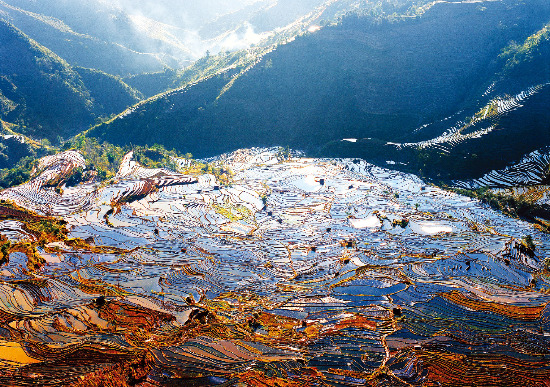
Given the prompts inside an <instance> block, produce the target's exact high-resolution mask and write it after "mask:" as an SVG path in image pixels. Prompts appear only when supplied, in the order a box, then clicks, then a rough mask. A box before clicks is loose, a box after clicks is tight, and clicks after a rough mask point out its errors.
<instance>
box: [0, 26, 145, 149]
mask: <svg viewBox="0 0 550 387" xmlns="http://www.w3.org/2000/svg"><path fill="white" fill-rule="evenodd" d="M0 42H1V44H0V57H1V58H2V61H0V113H1V115H0V118H1V119H2V120H3V121H6V122H10V123H12V124H16V125H17V130H18V131H19V132H21V133H22V134H25V135H29V136H32V137H34V138H47V139H49V140H50V141H57V138H58V137H59V136H61V137H64V138H67V137H69V136H72V135H74V134H76V133H78V132H80V131H82V130H85V129H87V128H88V127H89V126H90V125H92V124H93V123H94V122H95V120H96V118H98V117H102V116H109V115H111V114H113V113H115V112H119V111H120V110H122V109H124V108H125V107H126V106H129V105H132V104H134V103H135V102H137V101H138V98H139V95H138V94H137V92H136V91H135V90H133V89H131V88H130V87H129V86H127V85H126V84H124V83H123V82H122V81H121V80H120V79H118V78H115V77H113V76H110V75H108V74H105V73H102V72H99V71H95V70H87V69H83V68H77V69H75V68H73V67H71V66H70V65H69V64H68V63H67V62H66V61H65V60H63V59H62V58H60V57H59V56H57V55H56V54H55V53H53V52H52V51H50V50H49V49H47V48H46V47H44V46H42V45H40V44H38V43H37V42H35V41H34V40H32V39H30V38H29V37H28V36H26V35H25V34H23V33H22V32H21V31H20V30H18V29H16V28H15V27H13V26H12V25H11V24H9V23H6V22H3V21H0Z"/></svg>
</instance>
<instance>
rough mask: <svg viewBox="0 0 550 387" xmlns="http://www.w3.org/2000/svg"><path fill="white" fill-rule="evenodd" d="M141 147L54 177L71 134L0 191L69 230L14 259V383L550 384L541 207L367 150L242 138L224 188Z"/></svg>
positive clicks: (71, 163)
mask: <svg viewBox="0 0 550 387" xmlns="http://www.w3.org/2000/svg"><path fill="white" fill-rule="evenodd" d="M131 156H132V155H131V154H129V155H128V156H127V157H126V158H125V159H124V161H123V164H122V166H121V169H120V171H119V173H118V175H117V177H116V178H115V180H114V181H112V182H110V184H103V185H100V184H97V183H94V184H92V183H90V184H79V185H77V186H75V187H64V190H63V192H56V190H54V189H53V188H49V186H48V184H47V182H48V181H51V180H52V179H55V177H56V176H59V175H62V174H63V173H67V171H69V170H71V169H72V168H77V167H79V166H82V165H83V164H84V160H83V159H82V157H81V156H80V155H79V154H77V153H75V152H66V153H64V154H61V155H57V156H54V157H50V158H49V159H46V160H43V161H42V166H43V168H44V172H43V173H42V174H41V175H40V176H39V177H37V178H35V179H34V180H32V181H31V182H29V183H27V184H24V185H22V186H19V187H15V188H12V189H8V190H5V191H3V192H2V193H0V199H1V200H4V202H2V203H14V204H17V205H18V206H19V207H17V208H24V209H27V210H30V211H33V214H37V215H36V216H50V217H51V216H53V217H56V218H62V219H63V220H64V221H66V222H67V223H66V225H65V226H66V229H67V231H68V234H67V235H66V237H63V238H61V237H60V238H58V239H57V240H55V241H48V243H36V244H35V245H36V247H35V250H36V251H35V253H36V254H37V256H38V258H37V257H34V258H33V259H35V260H36V259H38V260H39V261H40V262H42V264H40V265H38V267H37V268H34V269H33V268H32V267H31V268H30V267H29V260H30V259H31V258H30V256H32V254H30V253H29V252H28V251H27V250H25V249H23V248H21V251H12V252H10V253H9V257H6V258H7V259H5V262H4V263H3V264H2V266H0V322H1V324H0V385H37V384H40V385H64V384H75V385H102V384H101V383H103V382H102V381H105V380H111V381H113V380H116V381H120V383H121V385H125V384H124V383H126V384H128V385H193V386H200V385H241V386H242V385H251V386H266V385H277V386H287V385H296V386H363V385H375V386H423V385H425V386H465V385H476V386H502V385H521V386H545V385H546V386H548V385H550V384H549V382H548V380H550V320H549V317H550V308H549V307H548V302H549V301H550V290H549V289H550V279H549V277H548V273H547V272H546V271H544V270H543V267H544V259H545V258H546V257H547V256H548V249H549V247H550V245H549V239H548V236H547V235H546V234H542V233H540V232H539V231H538V230H537V229H536V228H534V227H533V226H532V225H530V224H528V223H525V222H522V221H520V220H517V219H512V218H509V217H506V216H504V215H502V214H499V213H497V212H495V211H493V210H491V209H489V208H488V207H486V206H484V205H482V204H480V203H479V202H478V201H476V200H473V199H470V198H466V197H463V196H460V195H457V194H455V193H450V192H448V191H444V190H442V189H439V188H436V187H433V186H430V185H427V184H425V183H424V182H423V181H421V180H420V179H419V178H417V177H414V176H411V175H405V174H403V173H400V172H396V171H390V170H386V169H382V168H378V167H375V166H373V165H370V164H368V163H366V162H364V161H360V160H349V159H346V160H332V159H323V160H319V159H307V158H301V157H293V158H290V159H285V160H281V159H279V158H278V157H277V156H278V154H277V151H276V150H271V149H249V150H242V151H237V152H235V153H232V154H229V155H224V156H221V157H220V158H218V161H219V162H220V163H223V164H224V165H225V167H227V168H230V169H231V170H232V171H233V172H234V173H235V175H234V177H233V183H232V184H231V185H230V186H223V185H220V184H219V183H218V182H217V181H216V178H215V177H214V176H213V175H208V174H206V175H201V176H195V177H193V176H185V175H182V174H178V173H174V172H171V171H169V170H152V169H146V168H143V167H141V166H139V165H138V164H137V163H135V162H134V161H132V159H131ZM181 163H185V162H184V161H181ZM1 206H4V207H1ZM0 207H1V210H2V211H1V212H2V214H0V215H2V221H1V222H0V227H1V228H2V231H1V233H2V235H3V236H5V238H7V239H8V240H9V241H10V243H12V245H13V244H15V243H24V242H25V241H33V238H34V239H36V233H33V232H31V231H29V230H30V228H29V226H28V225H27V224H26V223H25V222H28V221H29V219H30V218H32V217H33V216H35V215H32V216H31V215H24V216H23V215H22V214H23V212H22V210H18V211H19V212H17V211H16V210H13V209H11V210H10V209H9V208H8V207H7V206H6V204H1V203H0ZM10 208H11V207H10ZM10 211H11V212H10ZM29 214H30V212H29ZM33 219H34V218H33ZM40 219H42V218H40ZM528 235H530V236H531V238H529V237H527V236H528ZM526 237H527V238H526ZM531 241H532V243H534V245H533V244H531ZM35 242H36V241H35Z"/></svg>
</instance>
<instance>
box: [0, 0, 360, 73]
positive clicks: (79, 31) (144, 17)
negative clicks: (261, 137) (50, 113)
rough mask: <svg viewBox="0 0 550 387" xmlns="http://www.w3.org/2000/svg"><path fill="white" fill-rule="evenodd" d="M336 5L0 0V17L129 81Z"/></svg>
mask: <svg viewBox="0 0 550 387" xmlns="http://www.w3.org/2000/svg"><path fill="white" fill-rule="evenodd" d="M339 1H340V2H342V3H343V4H344V5H345V6H340V7H334V6H333V5H331V4H332V3H333V1H332V0H308V1H303V2H296V1H293V0H290V1H289V0H262V1H259V0H240V1H231V2H227V1H219V0H207V1H201V2H200V3H196V2H193V1H184V2H181V1H174V0H162V1H150V0H147V1H140V2H133V1H126V0H117V1H113V2H106V1H103V0H91V1H89V0H42V1H34V0H2V1H0V18H1V19H4V20H7V21H9V22H10V23H11V24H13V25H14V26H16V27H17V28H19V29H20V30H22V31H23V32H24V33H25V34H27V35H28V36H30V37H31V38H32V39H34V40H36V41H37V42H39V43H40V44H42V45H44V46H46V47H48V48H49V49H51V50H52V51H54V52H56V53H57V54H58V55H60V56H61V57H63V58H64V59H65V60H67V61H68V62H69V63H70V64H71V65H74V66H81V67H87V68H95V69H98V70H101V71H104V72H107V73H110V74H115V75H120V76H129V75H135V74H140V73H150V72H159V71H163V70H164V69H165V68H174V69H179V68H182V67H185V66H187V65H189V64H191V63H192V61H195V60H197V59H199V58H201V57H202V56H204V55H205V54H206V52H211V53H218V52H225V51H235V50H239V49H245V48H248V47H250V45H253V44H259V43H260V42H261V41H262V40H265V39H273V37H274V36H279V35H281V34H282V35H284V36H287V35H289V34H290V35H292V34H293V33H295V30H296V29H303V28H307V27H308V26H309V25H304V24H307V23H309V22H310V21H312V17H313V18H316V17H318V16H321V14H322V13H324V12H323V11H328V10H329V8H330V10H331V13H330V15H325V16H323V17H325V18H327V20H328V18H331V17H334V16H335V14H336V13H338V12H342V10H343V9H348V7H349V5H348V3H349V2H350V0H339ZM317 7H321V8H322V9H321V10H319V11H316V9H317ZM289 31H293V32H289Z"/></svg>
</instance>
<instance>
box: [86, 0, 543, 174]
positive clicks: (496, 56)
mask: <svg viewBox="0 0 550 387" xmlns="http://www.w3.org/2000/svg"><path fill="white" fill-rule="evenodd" d="M535 10H536V11H535ZM549 21H550V4H548V3H547V2H545V1H542V0H528V1H515V0H505V1H502V2H500V1H499V2H483V3H469V2H467V3H439V4H435V5H434V6H432V7H431V8H430V9H428V10H427V11H426V12H425V13H423V12H422V10H419V11H418V12H417V16H408V17H394V18H391V17H390V18H384V19H382V20H380V19H375V18H373V17H367V16H363V17H360V16H349V17H345V18H344V19H343V20H342V22H341V23H339V24H338V25H336V26H329V27H326V28H323V29H321V30H320V31H318V32H315V33H311V34H308V35H306V36H302V37H299V38H297V39H296V40H295V41H293V42H291V43H289V44H287V45H282V46H279V47H278V48H277V49H276V50H275V51H273V52H271V53H269V54H267V55H265V56H263V58H262V59H261V61H260V62H259V63H257V64H256V65H255V66H254V67H252V68H250V69H248V70H247V71H243V72H241V73H238V74H234V73H233V72H234V70H230V71H226V72H224V73H221V74H219V75H217V76H215V77H213V78H210V79H208V80H205V81H202V82H199V83H198V84H196V85H194V86H191V87H187V88H185V89H181V90H176V91H174V92H172V93H168V94H165V95H163V96H162V98H157V99H155V100H151V101H149V102H147V103H144V104H141V105H139V106H137V107H135V108H133V109H132V110H131V111H127V112H125V113H124V114H123V115H121V116H120V117H119V118H117V119H115V120H113V121H111V122H109V123H107V124H104V125H102V126H99V127H96V128H94V129H93V130H92V131H91V132H90V135H93V136H97V137H99V138H101V139H105V140H108V141H112V142H115V143H125V142H127V141H130V140H129V139H130V138H131V141H132V142H133V143H140V144H143V143H151V142H159V143H163V144H165V145H168V146H175V147H177V148H178V149H179V150H181V151H184V152H191V153H193V154H197V155H200V156H209V155H215V154H217V153H220V152H224V151H228V150H232V149H237V148H240V147H249V146H272V145H281V146H286V145H289V146H291V147H296V148H300V149H304V150H307V151H309V152H312V153H313V154H321V155H326V156H330V155H346V156H354V155H355V156H360V157H366V158H368V159H374V158H376V159H377V158H378V157H382V158H384V157H387V155H386V153H385V152H386V150H381V149H385V148H388V147H382V148H381V146H383V145H384V144H386V143H387V142H392V143H393V142H395V143H416V142H421V141H428V140H430V139H432V138H433V137H436V136H438V135H440V134H442V133H443V132H445V131H446V130H448V129H449V126H446V125H447V124H449V125H451V121H445V120H444V119H445V118H447V117H449V116H454V115H455V114H458V115H459V116H460V119H467V117H469V116H470V115H472V116H473V115H474V114H475V113H476V112H477V111H478V110H480V109H481V108H482V107H483V106H485V105H486V104H487V103H489V101H490V100H491V98H496V97H497V96H501V95H502V96H503V95H504V94H506V93H509V94H510V95H513V93H519V92H521V91H522V90H524V89H527V88H528V87H530V86H536V85H539V84H542V83H544V82H547V81H550V77H549V76H548V71H547V69H548V67H547V65H546V64H547V63H548V61H547V60H546V58H547V49H546V48H544V47H546V46H545V45H544V44H543V43H541V45H540V49H538V48H536V49H529V50H527V51H528V52H527V51H526V49H525V48H523V49H522V48H521V47H522V46H523V44H524V43H523V42H527V40H528V38H529V37H530V36H531V35H533V34H536V33H540V31H541V28H543V27H544V26H545V24H546V23H548V22H549ZM543 40H544V39H543ZM514 42H516V43H514ZM527 44H528V43H527ZM232 71H233V72H232ZM491 85H492V87H490V86H491ZM486 91H489V92H488V93H485V92H486ZM484 94H485V95H484ZM539 98H543V101H544V98H545V94H541V95H540V97H539ZM543 103H544V102H543ZM539 110H540V109H538V108H534V111H536V112H538V111H539ZM526 114H527V115H528V116H529V117H533V119H534V120H535V121H536V120H539V118H536V117H538V116H533V112H531V113H529V112H527V111H526ZM455 118H456V116H455ZM510 119H511V118H510ZM525 119H526V120H529V119H530V118H527V117H526V118H525ZM441 120H444V121H441ZM457 120H458V118H457ZM438 122H439V123H440V124H437V125H433V126H430V124H432V123H438ZM425 125H428V126H429V127H428V128H427V129H426V128H425V127H424V126H425ZM153 128H154V130H152V129H153ZM419 128H423V129H422V130H417V129H419ZM545 128H546V127H545V126H543V127H540V126H539V127H538V129H536V130H538V131H540V130H544V129H545ZM122 133H125V134H128V133H131V136H121V134H122ZM512 137H513V136H512ZM345 138H356V139H367V138H368V140H364V141H362V142H357V143H344V144H341V140H342V139H345ZM507 140H509V139H507ZM540 140H543V138H541V139H540ZM495 141H496V142H495V143H494V146H495V147H499V146H501V144H500V141H505V140H504V139H502V138H497V139H496V140H495ZM537 141H539V140H534V141H532V142H530V144H531V145H529V146H522V147H521V149H519V148H517V149H516V148H514V146H515V145H516V144H517V141H512V142H511V143H508V144H509V146H510V147H511V148H514V149H513V151H511V152H506V153H505V154H504V155H503V157H502V158H501V159H499V162H500V163H501V164H502V163H506V162H509V161H511V160H513V159H514V158H516V157H517V155H518V154H522V152H525V151H527V150H529V149H528V148H532V147H533V146H534V144H535V143H536V142H537ZM468 146H469V145H468ZM483 146H485V145H483ZM483 146H482V147H483ZM373 150H374V151H375V152H374V153H373V154H371V153H372V151H373ZM390 151H391V150H390ZM417 151H418V149H416V148H415V149H413V151H412V152H411V151H410V150H407V151H405V152H403V154H405V155H411V153H412V156H411V157H412V158H413V159H408V156H406V157H402V158H401V159H404V162H405V163H411V165H410V167H411V168H413V169H416V170H418V167H419V166H417V165H416V164H418V160H419V159H418V152H417ZM427 152H428V153H430V152H431V151H429V150H428V151H427ZM473 153H474V152H473V149H470V148H467V149H465V150H463V151H461V154H462V155H463V156H464V157H466V158H468V160H466V161H467V162H468V163H469V162H470V159H469V156H468V155H470V154H473ZM390 155H391V153H390ZM372 156H376V157H372ZM429 157H431V156H429ZM455 161H456V160H453V163H454V162H455ZM473 165H474V166H477V165H479V163H477V162H476V161H473ZM484 167H485V166H483V168H484ZM424 169H426V168H424ZM428 169H429V168H428ZM481 169H482V168H481V167H480V168H473V169H472V168H470V169H468V171H467V173H465V174H463V176H464V175H470V174H474V175H475V174H478V173H480V172H481ZM429 172H430V174H432V175H437V174H438V173H439V174H441V173H440V172H436V171H435V170H432V171H429ZM445 173H446V172H445Z"/></svg>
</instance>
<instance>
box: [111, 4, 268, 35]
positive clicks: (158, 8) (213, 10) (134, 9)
mask: <svg viewBox="0 0 550 387" xmlns="http://www.w3.org/2000/svg"><path fill="white" fill-rule="evenodd" d="M259 1H262V0H229V1H228V0H200V1H197V0H137V1H136V0H111V1H109V2H110V3H111V4H116V5H118V6H120V7H121V8H123V9H124V10H125V11H126V12H127V13H130V14H133V13H134V14H135V13H137V14H142V15H144V16H147V17H150V18H153V19H156V20H159V21H163V22H165V23H168V24H172V25H176V26H178V27H185V28H200V26H201V25H203V24H204V23H206V22H209V21H212V20H215V19H216V18H217V17H219V16H222V15H225V14H228V13H231V12H234V11H237V10H239V9H242V8H243V7H245V6H247V5H250V4H253V3H257V2H259ZM263 1H265V0H263Z"/></svg>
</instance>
